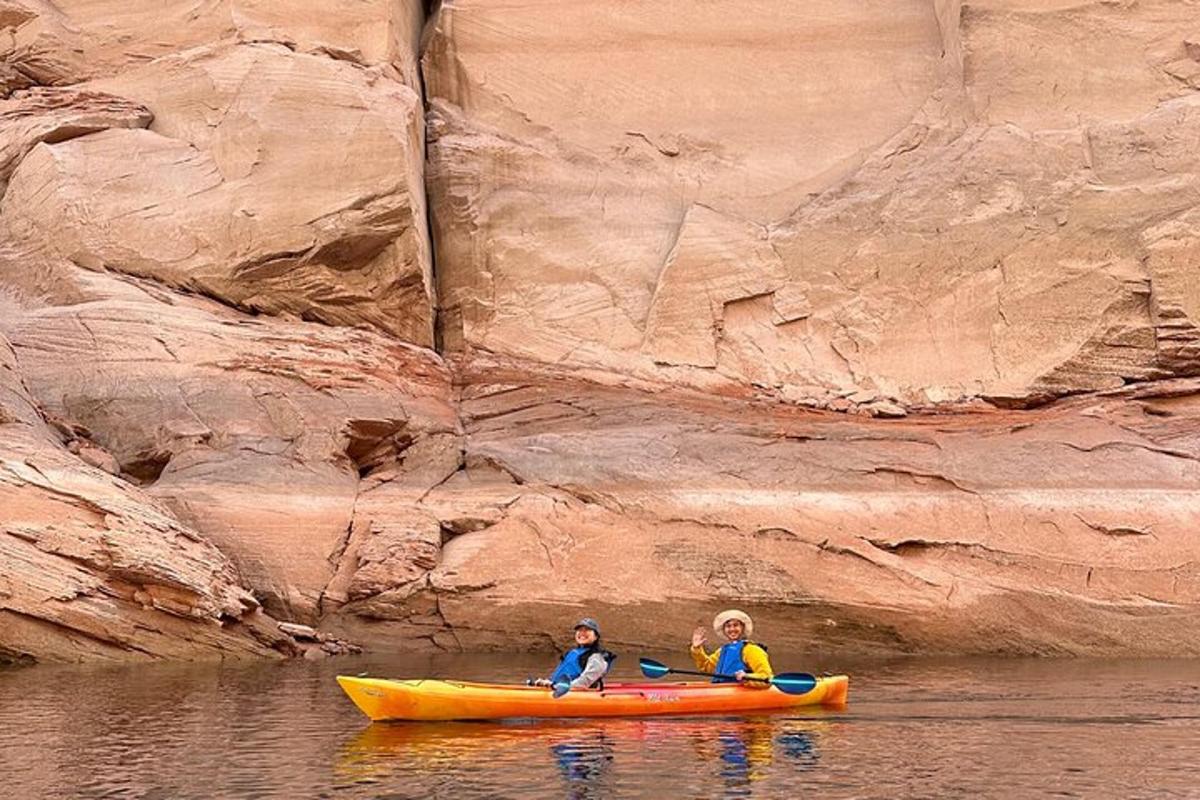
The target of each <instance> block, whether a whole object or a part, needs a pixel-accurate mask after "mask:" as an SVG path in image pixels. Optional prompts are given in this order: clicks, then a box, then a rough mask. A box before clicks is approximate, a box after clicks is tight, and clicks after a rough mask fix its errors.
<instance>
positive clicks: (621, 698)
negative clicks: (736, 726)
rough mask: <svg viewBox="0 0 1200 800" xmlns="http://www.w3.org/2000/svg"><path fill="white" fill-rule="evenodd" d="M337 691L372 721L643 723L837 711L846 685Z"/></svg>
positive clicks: (443, 685)
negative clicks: (800, 689) (563, 691)
mask: <svg viewBox="0 0 1200 800" xmlns="http://www.w3.org/2000/svg"><path fill="white" fill-rule="evenodd" d="M337 681H338V683H339V684H340V685H341V687H342V690H343V691H345V692H346V694H347V695H348V696H349V697H350V699H351V700H353V701H354V704H355V705H356V706H358V707H359V709H360V710H361V711H362V712H363V713H364V714H366V715H367V716H368V717H370V718H371V719H372V720H375V721H382V720H452V719H504V718H509V717H645V716H663V715H682V714H740V713H747V712H755V711H775V710H781V709H789V708H798V707H801V706H821V705H823V706H843V705H845V704H846V696H847V691H848V689H849V682H850V679H849V678H848V677H846V676H845V675H835V676H832V677H826V678H818V679H817V682H816V686H814V687H813V688H812V690H811V691H808V692H805V693H803V694H787V693H785V692H782V691H780V690H779V689H776V688H774V687H772V688H769V689H758V688H751V687H749V686H742V685H740V684H736V683H624V684H621V683H614V684H609V685H608V686H607V687H605V688H604V689H576V690H573V691H571V692H570V693H569V694H567V695H564V696H563V697H560V698H554V697H553V696H552V695H551V692H550V690H549V689H546V688H543V687H537V686H514V685H511V684H499V683H469V682H466V681H446V680H433V679H423V680H384V679H381V678H351V677H348V676H345V675H339V676H338V679H337Z"/></svg>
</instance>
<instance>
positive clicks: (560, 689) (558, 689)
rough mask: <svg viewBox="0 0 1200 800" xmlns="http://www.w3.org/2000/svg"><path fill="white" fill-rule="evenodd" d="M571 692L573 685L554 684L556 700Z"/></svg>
mask: <svg viewBox="0 0 1200 800" xmlns="http://www.w3.org/2000/svg"><path fill="white" fill-rule="evenodd" d="M569 691H571V684H569V683H556V684H554V692H553V694H554V699H555V700H557V699H558V698H560V697H562V696H563V695H564V694H566V693H567V692H569Z"/></svg>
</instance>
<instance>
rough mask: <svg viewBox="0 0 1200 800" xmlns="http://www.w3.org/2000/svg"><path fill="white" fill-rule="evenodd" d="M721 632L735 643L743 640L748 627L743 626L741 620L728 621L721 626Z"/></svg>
mask: <svg viewBox="0 0 1200 800" xmlns="http://www.w3.org/2000/svg"><path fill="white" fill-rule="evenodd" d="M721 631H722V632H723V633H724V634H725V636H726V638H728V639H729V641H731V642H735V641H737V640H738V639H740V638H742V634H743V633H745V631H746V626H745V625H743V624H742V621H741V620H740V619H727V620H725V624H724V625H722V626H721Z"/></svg>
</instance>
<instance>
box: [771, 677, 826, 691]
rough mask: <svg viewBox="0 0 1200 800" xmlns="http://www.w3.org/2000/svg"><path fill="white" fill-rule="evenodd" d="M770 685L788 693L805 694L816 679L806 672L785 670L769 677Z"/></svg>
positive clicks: (811, 688) (815, 682) (814, 686)
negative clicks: (780, 673)
mask: <svg viewBox="0 0 1200 800" xmlns="http://www.w3.org/2000/svg"><path fill="white" fill-rule="evenodd" d="M771 685H772V686H775V687H777V688H778V689H779V690H780V691H781V692H787V693H788V694H806V693H808V692H811V691H812V690H813V689H814V688H816V685H817V679H816V678H815V677H814V676H812V675H809V674H808V673H807V672H785V673H783V674H782V675H776V676H775V677H774V678H772V679H771Z"/></svg>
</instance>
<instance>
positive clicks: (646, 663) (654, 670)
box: [638, 658, 671, 678]
mask: <svg viewBox="0 0 1200 800" xmlns="http://www.w3.org/2000/svg"><path fill="white" fill-rule="evenodd" d="M638 666H639V667H641V668H642V674H643V675H645V676H646V677H647V678H662V677H664V676H665V675H666V674H667V673H668V672H670V671H671V668H670V667H668V666H667V665H666V664H660V663H659V662H657V661H655V660H653V659H650V658H639V659H638Z"/></svg>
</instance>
